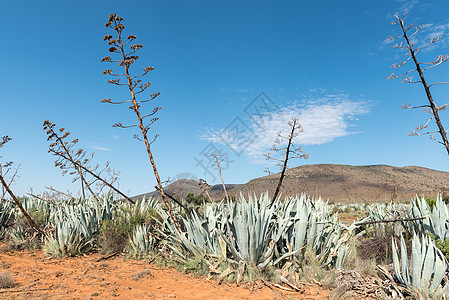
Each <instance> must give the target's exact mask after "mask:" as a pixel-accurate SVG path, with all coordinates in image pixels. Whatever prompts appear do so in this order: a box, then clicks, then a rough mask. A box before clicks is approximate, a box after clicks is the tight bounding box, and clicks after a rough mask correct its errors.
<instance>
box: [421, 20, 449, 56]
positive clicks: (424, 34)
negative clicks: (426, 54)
mask: <svg viewBox="0 0 449 300" xmlns="http://www.w3.org/2000/svg"><path fill="white" fill-rule="evenodd" d="M420 33H421V37H420V41H413V42H414V43H416V44H417V45H419V46H422V45H425V44H427V43H429V42H430V40H431V39H432V38H435V37H438V36H439V37H441V38H440V40H439V41H438V42H437V43H435V44H434V45H432V46H430V47H429V48H426V49H428V50H430V49H432V48H435V47H438V48H445V47H447V46H449V23H446V24H424V25H423V27H422V28H421V32H420Z"/></svg>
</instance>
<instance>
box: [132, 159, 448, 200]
mask: <svg viewBox="0 0 449 300" xmlns="http://www.w3.org/2000/svg"><path fill="white" fill-rule="evenodd" d="M286 174H287V175H286V178H285V179H284V184H283V188H282V189H281V192H282V193H283V195H295V194H300V193H302V192H305V193H306V194H308V195H309V196H312V197H317V196H321V198H323V199H325V200H330V201H335V202H383V201H391V200H393V201H400V202H403V201H409V200H410V198H412V197H414V196H415V195H426V196H432V197H435V196H436V194H437V193H443V194H449V172H442V171H436V170H431V169H426V168H422V167H416V166H409V167H400V168H398V167H393V166H387V165H372V166H349V165H332V164H317V165H304V166H299V167H296V168H292V169H290V170H288V171H287V172H286ZM278 178H279V174H274V175H269V176H264V177H260V178H256V179H253V180H251V181H249V182H248V183H245V184H241V185H238V184H234V185H229V186H227V189H228V191H229V193H230V194H231V195H232V196H237V195H239V193H243V194H244V195H246V194H248V193H251V194H252V193H256V195H260V194H261V193H263V192H266V191H268V192H269V194H270V195H273V193H274V190H275V188H276V185H277V182H278ZM167 191H169V193H171V194H175V195H177V196H178V197H185V196H186V195H187V194H188V193H194V194H200V193H201V189H200V187H199V185H198V182H196V181H193V180H185V179H183V180H179V181H177V182H175V183H173V184H171V185H170V186H168V187H167ZM209 193H210V194H211V196H212V197H213V198H221V197H223V196H224V195H223V191H222V188H221V185H215V186H213V187H212V188H211V190H210V191H209ZM147 195H150V196H157V193H155V192H153V193H150V194H147ZM141 196H142V195H139V197H141Z"/></svg>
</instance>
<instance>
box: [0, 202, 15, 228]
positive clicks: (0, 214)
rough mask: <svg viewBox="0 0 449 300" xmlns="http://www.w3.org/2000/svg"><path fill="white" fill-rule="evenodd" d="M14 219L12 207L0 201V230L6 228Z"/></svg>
mask: <svg viewBox="0 0 449 300" xmlns="http://www.w3.org/2000/svg"><path fill="white" fill-rule="evenodd" d="M13 217H14V206H13V205H12V204H11V203H9V202H3V201H0V229H4V228H6V227H8V225H9V224H10V222H11V220H12V219H13Z"/></svg>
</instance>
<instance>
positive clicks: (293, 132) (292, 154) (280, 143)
mask: <svg viewBox="0 0 449 300" xmlns="http://www.w3.org/2000/svg"><path fill="white" fill-rule="evenodd" d="M288 126H289V127H290V132H289V133H288V135H282V133H281V132H278V137H277V138H276V140H275V141H274V145H273V146H272V148H271V151H274V152H278V153H281V158H277V157H274V156H273V155H272V152H268V153H267V154H264V156H265V158H266V159H267V160H274V161H277V164H276V165H277V166H279V167H280V168H281V175H280V177H279V181H278V185H277V186H276V190H275V192H274V195H273V198H272V199H271V205H273V203H274V201H276V198H277V196H278V194H279V191H280V190H281V187H282V182H283V181H284V177H285V171H286V170H287V169H288V161H289V160H290V159H293V158H304V159H308V158H309V153H304V151H303V150H302V148H301V147H296V146H295V145H294V144H293V139H294V138H296V137H297V136H298V135H299V133H300V132H303V131H304V130H303V129H302V127H301V125H300V124H299V120H298V119H296V118H292V120H291V121H289V122H288ZM284 141H287V146H284ZM267 172H268V173H269V174H271V172H270V170H268V169H267Z"/></svg>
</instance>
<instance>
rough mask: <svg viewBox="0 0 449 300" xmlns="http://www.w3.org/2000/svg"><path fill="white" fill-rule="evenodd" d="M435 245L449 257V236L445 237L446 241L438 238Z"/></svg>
mask: <svg viewBox="0 0 449 300" xmlns="http://www.w3.org/2000/svg"><path fill="white" fill-rule="evenodd" d="M435 245H436V246H437V248H438V249H440V250H441V252H443V254H444V256H445V257H446V259H449V238H445V239H444V241H441V239H437V240H436V241H435Z"/></svg>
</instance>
